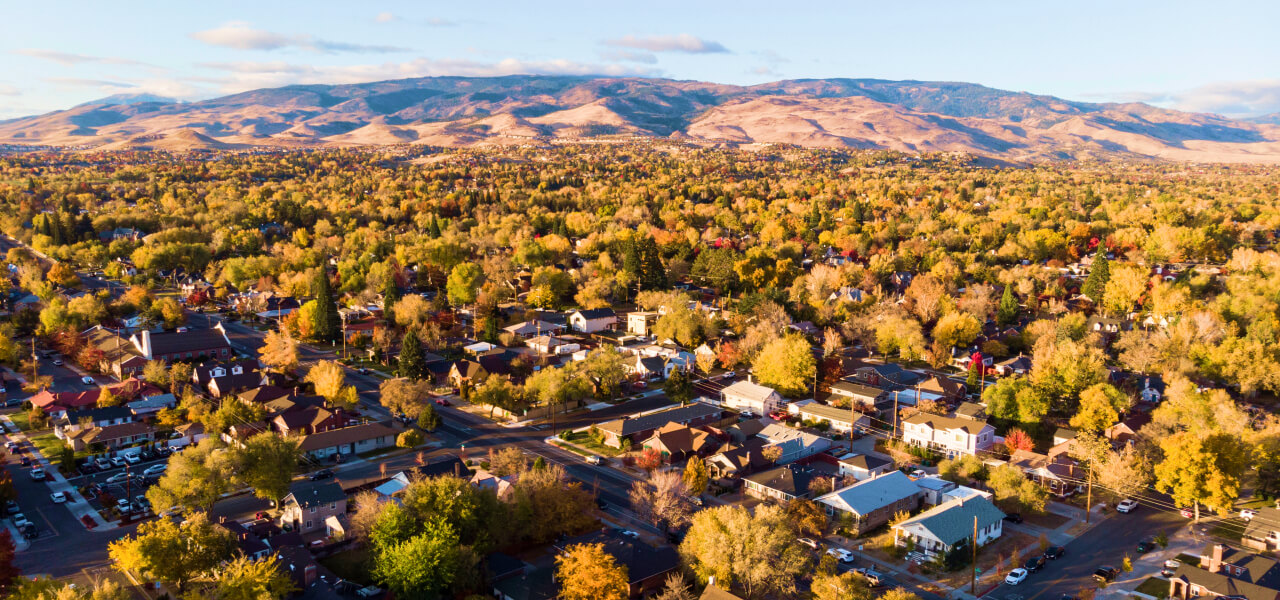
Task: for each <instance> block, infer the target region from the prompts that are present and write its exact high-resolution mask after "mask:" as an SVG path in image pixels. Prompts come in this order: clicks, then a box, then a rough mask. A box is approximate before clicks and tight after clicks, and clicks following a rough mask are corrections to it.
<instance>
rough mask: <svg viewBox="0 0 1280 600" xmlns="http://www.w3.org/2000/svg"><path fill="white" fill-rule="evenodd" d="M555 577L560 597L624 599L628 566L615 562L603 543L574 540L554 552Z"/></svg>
mask: <svg viewBox="0 0 1280 600" xmlns="http://www.w3.org/2000/svg"><path fill="white" fill-rule="evenodd" d="M556 581H557V582H559V583H560V595H559V598H561V599H562V600H627V598H630V597H631V586H630V583H629V581H630V580H629V579H628V578H627V568H626V567H625V566H623V565H619V564H617V561H616V560H615V559H614V558H613V555H612V554H609V553H608V552H605V549H604V545H603V544H574V545H572V546H569V547H568V548H566V549H565V551H564V553H562V554H559V555H557V556H556Z"/></svg>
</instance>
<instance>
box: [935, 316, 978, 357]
mask: <svg viewBox="0 0 1280 600" xmlns="http://www.w3.org/2000/svg"><path fill="white" fill-rule="evenodd" d="M979 333H982V324H981V323H979V322H978V319H976V318H974V316H973V315H971V314H968V313H962V312H949V313H947V314H945V315H943V316H942V318H940V319H938V324H937V325H934V327H933V339H934V341H936V342H938V343H939V344H940V345H942V346H943V347H944V348H948V349H949V348H952V347H954V346H968V345H969V343H970V342H972V341H973V340H974V339H975V338H977V337H978V334H979Z"/></svg>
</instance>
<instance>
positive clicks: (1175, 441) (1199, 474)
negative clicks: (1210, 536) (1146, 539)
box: [1155, 431, 1249, 520]
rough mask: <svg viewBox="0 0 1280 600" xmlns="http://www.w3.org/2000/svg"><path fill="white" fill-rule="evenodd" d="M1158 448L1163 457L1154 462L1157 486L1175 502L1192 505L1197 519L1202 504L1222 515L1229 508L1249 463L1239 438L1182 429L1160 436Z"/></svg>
mask: <svg viewBox="0 0 1280 600" xmlns="http://www.w3.org/2000/svg"><path fill="white" fill-rule="evenodd" d="M1160 449H1161V450H1163V451H1164V459H1163V460H1161V461H1160V462H1159V463H1157V464H1156V466H1155V480H1156V483H1155V485H1156V489H1157V490H1159V491H1160V492H1162V493H1165V494H1169V495H1170V496H1172V497H1173V501H1174V504H1176V505H1178V506H1192V507H1194V510H1195V516H1196V519H1197V520H1199V518H1200V505H1201V504H1204V505H1206V506H1208V507H1209V508H1212V509H1214V510H1216V511H1217V512H1218V513H1219V514H1222V515H1226V514H1228V513H1230V512H1231V508H1232V507H1233V506H1234V505H1235V501H1236V498H1237V497H1238V496H1239V494H1240V483H1241V479H1242V478H1243V477H1244V473H1245V470H1246V469H1248V467H1249V448H1248V447H1247V446H1246V445H1245V443H1244V442H1243V441H1242V440H1241V439H1239V438H1237V437H1234V436H1232V435H1228V434H1223V433H1217V434H1212V435H1208V436H1205V437H1200V436H1197V435H1195V434H1194V433H1192V432H1187V431H1183V432H1178V433H1175V434H1173V435H1171V436H1168V437H1166V438H1164V439H1162V440H1160Z"/></svg>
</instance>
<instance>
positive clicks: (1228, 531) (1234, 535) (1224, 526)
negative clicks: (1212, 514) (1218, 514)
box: [1209, 517, 1249, 540]
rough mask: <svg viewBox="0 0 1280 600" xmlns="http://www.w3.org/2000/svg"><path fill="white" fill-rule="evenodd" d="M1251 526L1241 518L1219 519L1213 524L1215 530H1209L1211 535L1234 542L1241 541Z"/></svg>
mask: <svg viewBox="0 0 1280 600" xmlns="http://www.w3.org/2000/svg"><path fill="white" fill-rule="evenodd" d="M1248 526H1249V524H1248V523H1245V522H1244V519H1241V518H1240V517H1227V518H1225V519H1219V520H1218V521H1215V522H1214V523H1213V529H1210V530H1209V535H1212V536H1218V537H1220V538H1224V539H1229V540H1234V539H1239V538H1240V536H1241V535H1242V534H1244V530H1245V528H1246V527H1248Z"/></svg>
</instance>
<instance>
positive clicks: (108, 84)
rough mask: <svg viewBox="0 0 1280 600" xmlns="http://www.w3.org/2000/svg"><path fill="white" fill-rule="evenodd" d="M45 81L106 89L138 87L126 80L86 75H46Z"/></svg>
mask: <svg viewBox="0 0 1280 600" xmlns="http://www.w3.org/2000/svg"><path fill="white" fill-rule="evenodd" d="M45 81H48V82H49V83H53V84H57V85H63V86H72V87H96V88H102V89H104V90H131V89H133V88H135V87H137V86H135V85H134V84H132V83H128V82H124V81H109V80H106V79H89V78H84V77H46V78H45Z"/></svg>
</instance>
